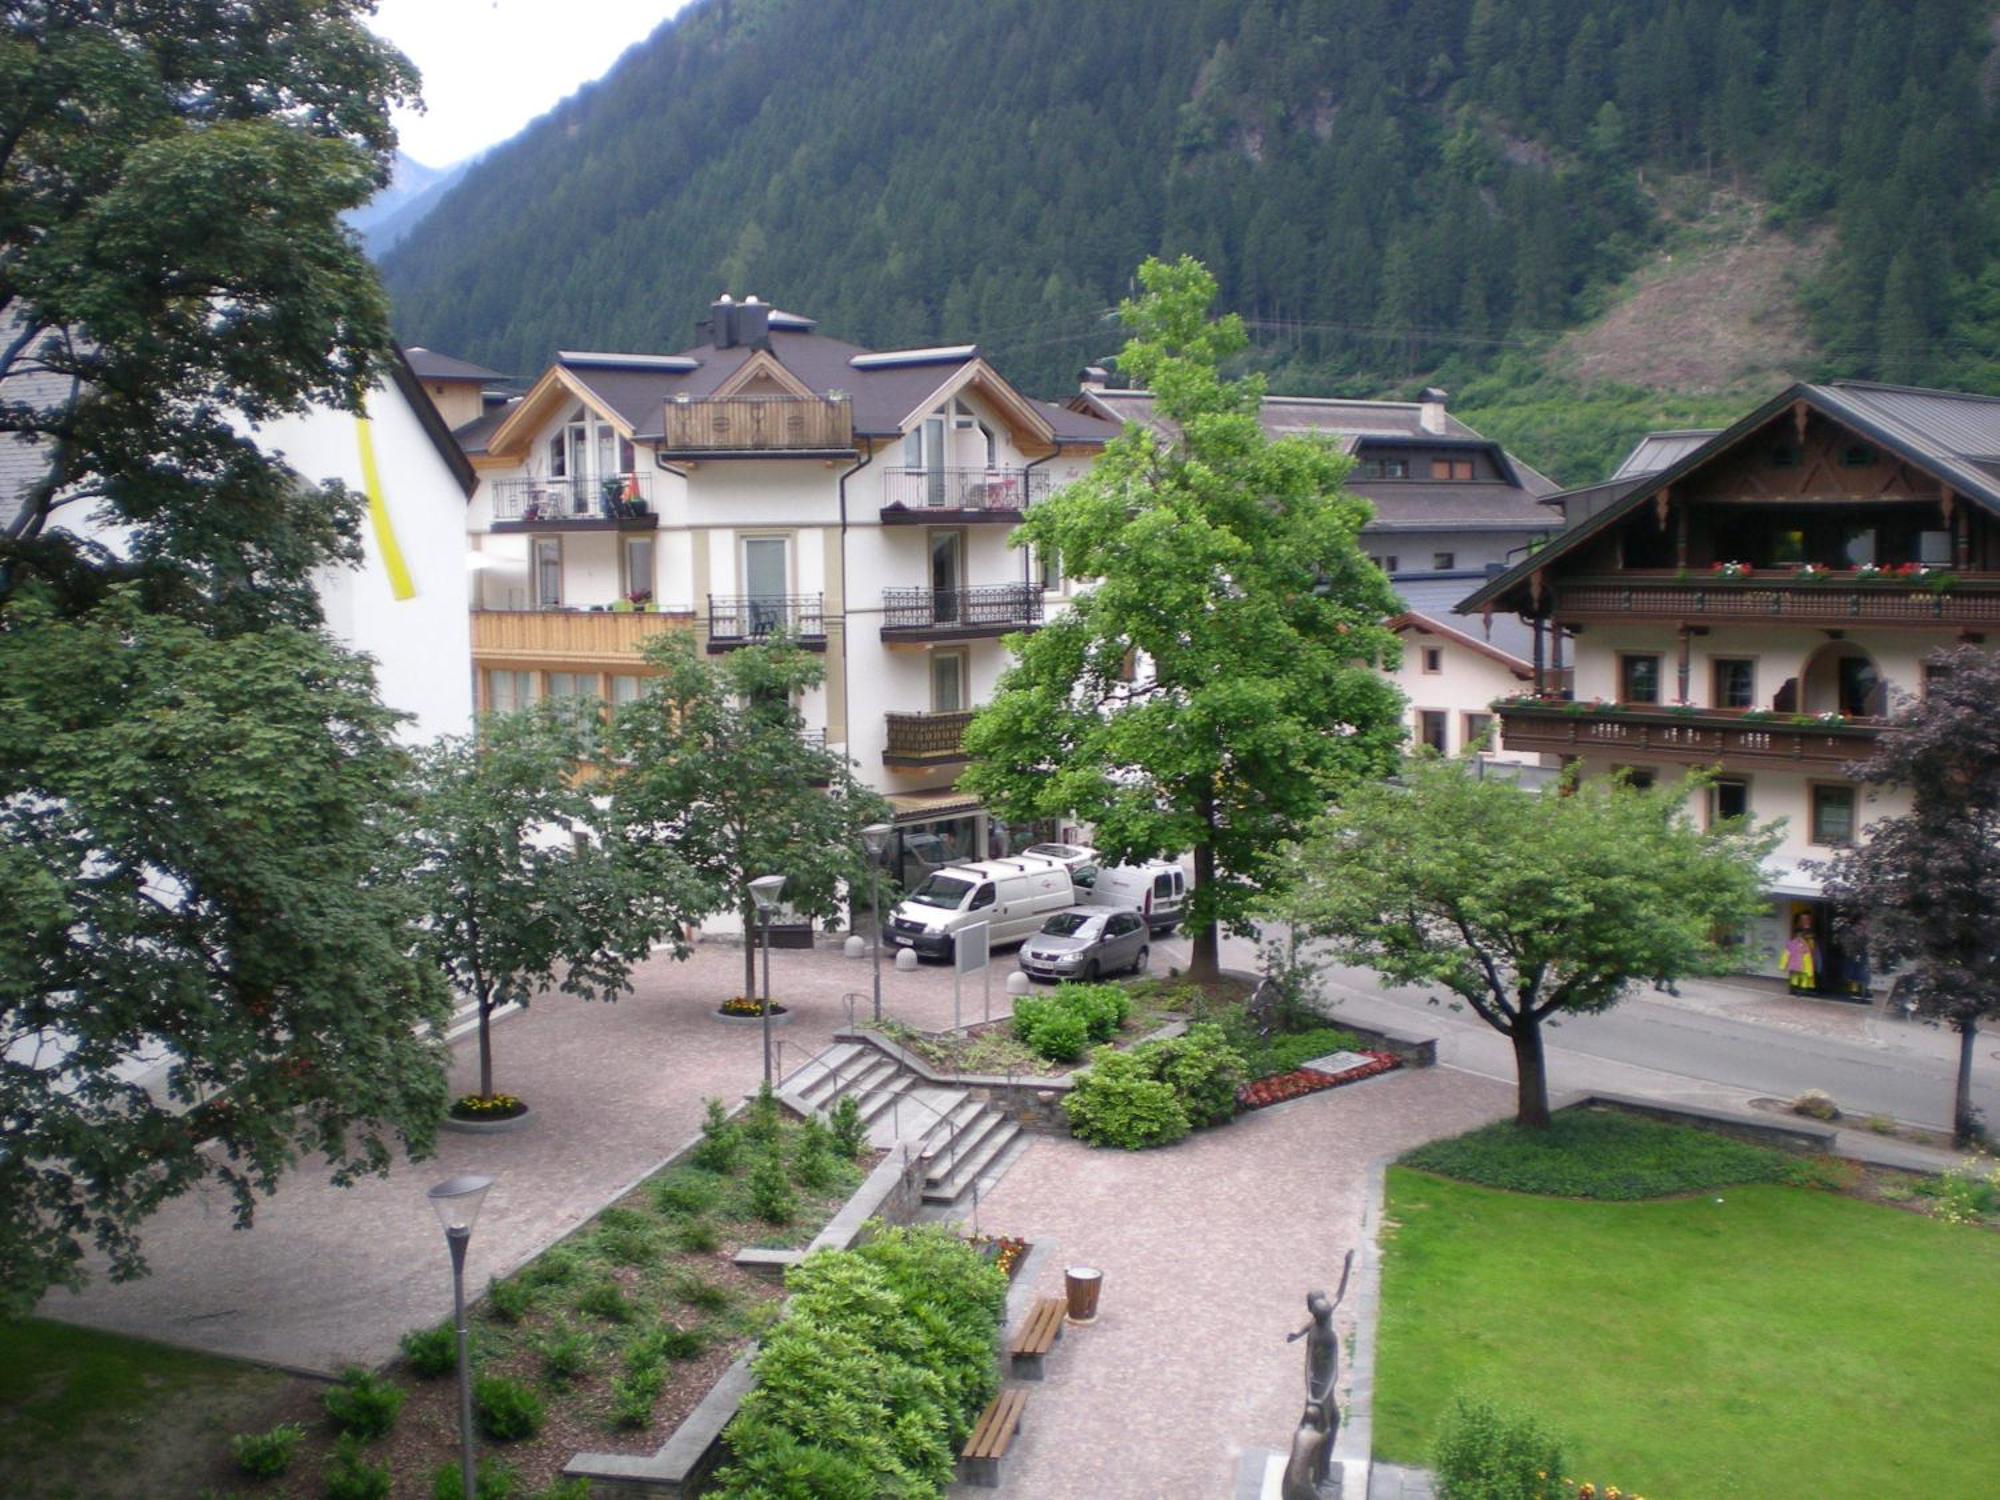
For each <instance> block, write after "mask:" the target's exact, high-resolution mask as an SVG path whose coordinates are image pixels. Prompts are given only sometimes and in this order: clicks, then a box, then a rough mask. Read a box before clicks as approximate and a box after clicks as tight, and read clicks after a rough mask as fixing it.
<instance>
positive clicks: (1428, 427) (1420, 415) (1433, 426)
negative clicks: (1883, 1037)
mask: <svg viewBox="0 0 2000 1500" xmlns="http://www.w3.org/2000/svg"><path fill="white" fill-rule="evenodd" d="M1450 395H1451V392H1449V391H1445V390H1440V389H1438V387H1436V386H1434V385H1427V386H1425V387H1424V393H1423V394H1422V395H1421V396H1419V397H1418V398H1417V400H1418V401H1419V402H1420V403H1422V404H1421V405H1420V406H1419V407H1418V408H1417V425H1418V426H1419V427H1421V428H1423V430H1424V431H1425V432H1434V433H1436V434H1438V436H1440V437H1442V436H1443V435H1444V432H1445V421H1444V403H1445V401H1446V399H1447V398H1448V397H1449V396H1450Z"/></svg>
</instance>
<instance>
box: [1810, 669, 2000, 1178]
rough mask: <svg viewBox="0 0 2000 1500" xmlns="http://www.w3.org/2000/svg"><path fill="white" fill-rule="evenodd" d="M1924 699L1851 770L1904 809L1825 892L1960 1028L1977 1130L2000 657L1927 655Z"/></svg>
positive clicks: (1960, 1090)
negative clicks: (1975, 1090)
mask: <svg viewBox="0 0 2000 1500" xmlns="http://www.w3.org/2000/svg"><path fill="white" fill-rule="evenodd" d="M1926 665H1927V666H1928V667H1929V668H1930V669H1931V676H1930V680H1929V683H1928V686H1927V687H1926V690H1925V693H1924V697H1923V700H1922V701H1921V702H1918V703H1913V704H1910V705H1907V706H1906V707H1905V708H1904V710H1903V711H1902V712H1901V713H1900V714H1899V715H1898V716H1897V725H1896V728H1895V729H1893V730H1890V731H1887V732H1885V733H1884V734H1883V735H1882V736H1881V737H1880V739H1878V740H1877V741H1876V745H1875V752H1874V754H1872V755H1871V756H1869V758H1868V759H1867V760H1865V761H1863V762H1862V763H1861V764H1860V765H1859V766H1858V767H1856V768H1855V769H1854V771H1853V772H1852V773H1851V774H1853V775H1855V776H1856V777H1857V778H1858V779H1859V780H1860V781H1861V782H1863V783H1864V784H1865V785H1868V786H1873V787H1878V788H1881V789H1883V790H1885V791H1886V790H1901V791H1907V792H1908V793H1909V794H1910V798H1911V807H1910V811H1909V812H1907V813H1904V814H1902V815H1901V816H1900V817H1891V818H1881V819H1878V820H1877V821H1875V822H1873V823H1871V824H1869V825H1868V830H1867V838H1866V840H1865V841H1864V842H1862V843H1861V844H1858V845H1856V846H1855V847H1854V848H1852V849H1850V850H1848V851H1847V852H1846V853H1845V854H1843V855H1842V856H1841V857H1840V858H1839V859H1838V860H1836V861H1834V862H1833V863H1832V864H1831V866H1830V868H1829V871H1828V877H1829V878H1828V880H1827V885H1826V890H1827V894H1828V895H1829V896H1831V897H1832V898H1833V899H1834V900H1835V901H1836V902H1837V903H1838V904H1839V905H1840V906H1841V908H1842V909H1843V910H1844V911H1845V912H1846V913H1847V914H1848V915H1849V916H1850V917H1851V918H1852V920H1853V921H1854V922H1855V923H1857V924H1858V926H1859V927H1860V929H1861V931H1862V933H1863V935H1864V936H1865V937H1866V939H1867V942H1868V952H1869V957H1870V958H1871V959H1872V960H1873V962H1874V963H1875V964H1876V965H1877V966H1878V967H1884V968H1886V967H1891V966H1895V965H1899V964H1907V965H1908V966H1909V967H1908V973H1907V976H1906V977H1905V978H1904V979H1903V980H1902V981H1901V983H1902V985H1903V986H1904V992H1905V993H1906V994H1907V995H1908V996H1909V997H1910V998H1911V999H1912V1000H1913V1001H1914V1002H1915V1003H1916V1006H1917V1010H1918V1011H1919V1013H1921V1014H1922V1015H1925V1016H1928V1017H1930V1018H1931V1019H1932V1020H1934V1021H1937V1022H1939V1023H1941V1024H1943V1025H1947V1026H1950V1027H1951V1028H1953V1029H1954V1030H1955V1031H1957V1032H1958V1042H1959V1049H1958V1073H1957V1078H1956V1081H1955V1083H1954V1085H1953V1090H1952V1134H1953V1136H1954V1138H1955V1139H1956V1141H1957V1143H1958V1144H1959V1145H1961V1146H1970V1145H1973V1144H1974V1143H1976V1142H1977V1141H1978V1139H1979V1138H1980V1135H1981V1130H1980V1122H1979V1112H1978V1111H1977V1110H1976V1109H1974V1108H1973V1105H1972V1059H1973V1054H1974V1052H1975V1050H1976V1049H1977V1046H1978V1039H1979V1023H1980V1022H1981V1021H1984V1020H1988V1019H1990V1018H1992V1017H1994V1016H2000V942H1996V941H1995V936H1994V935H1995V934H1996V933H2000V658H1996V657H1995V656H1994V655H1993V654H1992V653H1991V652H1990V651H1987V650H1986V649H1984V648H1983V647H1980V646H1956V647H1952V648H1949V649H1947V650H1943V651H1938V652H1934V653H1932V655H1931V657H1930V658H1929V660H1928V662H1927V663H1926Z"/></svg>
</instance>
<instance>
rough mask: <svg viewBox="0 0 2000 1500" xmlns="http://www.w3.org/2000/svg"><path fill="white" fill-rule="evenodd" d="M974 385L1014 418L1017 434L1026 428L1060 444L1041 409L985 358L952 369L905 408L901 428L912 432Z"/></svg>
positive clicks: (1045, 441)
mask: <svg viewBox="0 0 2000 1500" xmlns="http://www.w3.org/2000/svg"><path fill="white" fill-rule="evenodd" d="M975 387H976V388H977V389H978V391H979V393H980V394H981V395H983V396H985V397H986V398H987V399H988V400H989V401H991V402H992V403H993V404H994V405H995V406H997V407H999V408H1000V409H1001V411H1002V412H1004V413H1006V414H1007V415H1008V416H1009V417H1010V418H1011V425H1012V426H1013V428H1014V432H1015V435H1016V436H1017V437H1018V436H1019V435H1020V434H1021V433H1022V432H1026V433H1027V434H1028V435H1029V436H1030V437H1032V438H1034V439H1035V440H1036V441H1037V442H1039V443H1042V444H1045V445H1047V446H1048V447H1050V448H1054V447H1056V446H1057V444H1056V430H1055V428H1054V427H1053V426H1052V425H1051V424H1050V422H1049V420H1048V419H1047V418H1046V417H1044V416H1043V415H1042V414H1041V413H1040V412H1039V411H1037V410H1035V406H1034V403H1033V402H1031V401H1029V400H1028V398H1027V397H1025V396H1023V395H1022V394H1021V393H1020V392H1019V391H1017V390H1015V389H1014V387H1013V386H1012V385H1010V384H1009V383H1008V382H1007V379H1006V377H1005V376H1003V375H1002V374H1001V373H1000V372H999V371H998V370H996V369H994V368H993V366H991V365H989V364H988V363H986V361H985V360H983V359H972V360H967V361H966V362H965V363H964V364H963V365H960V366H959V367H958V369H957V370H955V371H953V372H952V375H951V378H950V379H948V380H946V381H945V383H944V384H943V385H941V386H939V387H938V388H937V389H936V390H934V391H932V392H931V393H930V394H929V395H928V396H926V397H924V399H923V400H921V401H919V402H918V403H917V404H916V406H915V407H913V408H912V409H911V410H909V411H908V412H905V413H904V414H903V423H902V430H903V431H904V432H906V433H907V432H909V431H910V430H911V429H912V428H914V427H915V426H916V425H917V423H919V422H921V421H922V420H923V419H924V418H925V417H927V416H929V415H930V414H931V413H932V412H934V411H936V410H937V409H938V407H939V406H941V405H942V404H943V403H944V402H946V401H949V400H950V399H951V398H952V397H953V396H956V395H957V394H959V392H961V391H965V390H970V389H973V388H975Z"/></svg>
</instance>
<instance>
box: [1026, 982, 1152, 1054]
mask: <svg viewBox="0 0 2000 1500" xmlns="http://www.w3.org/2000/svg"><path fill="white" fill-rule="evenodd" d="M1131 1013H1132V998H1131V996H1129V995H1128V994H1126V993H1125V988H1124V986H1123V985H1117V984H1059V985H1057V986H1056V988H1055V993H1053V994H1051V995H1045V996H1034V995H1023V996H1022V997H1021V998H1020V999H1018V1000H1016V1001H1015V1002H1014V1035H1015V1037H1016V1038H1017V1039H1018V1040H1019V1041H1021V1042H1023V1043H1025V1044H1026V1045H1027V1046H1028V1047H1030V1048H1032V1049H1033V1050H1034V1052H1035V1053H1036V1055H1038V1056H1040V1057H1043V1058H1046V1059H1047V1060H1048V1061H1049V1062H1075V1061H1076V1060H1077V1059H1078V1058H1079V1057H1081V1056H1083V1049H1084V1048H1085V1047H1087V1046H1091V1045H1094V1044H1096V1043H1100V1042H1108V1041H1110V1040H1111V1039H1112V1038H1113V1037H1114V1036H1116V1035H1118V1028H1119V1027H1120V1026H1123V1025H1124V1024H1125V1018H1126V1017H1127V1016H1129V1015H1131Z"/></svg>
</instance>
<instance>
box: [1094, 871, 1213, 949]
mask: <svg viewBox="0 0 2000 1500" xmlns="http://www.w3.org/2000/svg"><path fill="white" fill-rule="evenodd" d="M1187 893H1188V882H1187V871H1185V870H1183V869H1182V868H1181V867H1180V866H1179V865H1177V864H1175V863H1174V862H1173V861H1172V860H1166V859H1149V860H1147V861H1146V862H1145V863H1144V864H1142V865H1105V866H1103V867H1102V868H1100V869H1099V870H1097V871H1096V873H1095V874H1094V875H1092V876H1091V877H1090V884H1089V888H1088V889H1087V890H1086V891H1085V893H1084V896H1083V900H1084V901H1085V902H1086V903H1087V904H1089V905H1091V906H1118V907H1123V908H1125V909H1126V910H1128V911H1136V912H1138V913H1140V914H1141V915H1142V916H1144V917H1145V919H1146V925H1147V926H1148V927H1150V928H1151V929H1152V930H1153V931H1154V932H1156V933H1160V932H1172V931H1173V930H1174V929H1175V928H1176V927H1178V926H1179V925H1180V921H1181V917H1182V916H1183V915H1185V913H1186V911H1187Z"/></svg>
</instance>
